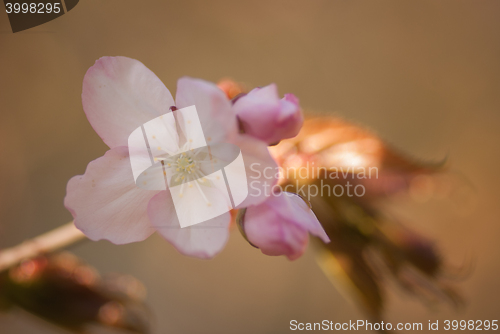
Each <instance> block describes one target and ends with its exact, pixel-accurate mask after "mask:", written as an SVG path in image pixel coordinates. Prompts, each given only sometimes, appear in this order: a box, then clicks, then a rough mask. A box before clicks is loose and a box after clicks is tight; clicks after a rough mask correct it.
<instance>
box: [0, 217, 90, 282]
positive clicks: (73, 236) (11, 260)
mask: <svg viewBox="0 0 500 334" xmlns="http://www.w3.org/2000/svg"><path fill="white" fill-rule="evenodd" d="M83 238H85V235H84V234H83V233H82V232H80V230H78V229H77V228H76V227H75V224H73V222H70V223H67V224H64V225H63V226H60V227H58V228H56V229H54V230H52V231H49V232H47V233H44V234H42V235H39V236H37V237H35V238H33V239H30V240H26V241H24V242H23V243H21V244H19V245H17V246H14V247H11V248H7V249H3V250H0V272H1V271H4V270H5V269H8V268H10V267H12V266H14V265H16V264H18V263H20V262H21V261H23V260H25V259H29V258H32V257H35V256H37V255H39V254H43V253H50V252H53V251H56V250H58V249H61V248H64V247H66V246H69V245H71V244H73V243H75V242H77V241H79V240H82V239H83Z"/></svg>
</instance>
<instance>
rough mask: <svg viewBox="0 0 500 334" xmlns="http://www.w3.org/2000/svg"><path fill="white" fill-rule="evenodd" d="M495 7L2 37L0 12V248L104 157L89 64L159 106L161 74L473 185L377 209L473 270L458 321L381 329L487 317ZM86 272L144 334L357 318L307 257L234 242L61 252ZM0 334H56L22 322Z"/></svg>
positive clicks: (368, 6)
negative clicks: (117, 285) (312, 123)
mask: <svg viewBox="0 0 500 334" xmlns="http://www.w3.org/2000/svg"><path fill="white" fill-rule="evenodd" d="M499 18H500V2H498V1H496V0H491V1H486V0H476V1H456V0H450V1H435V0H429V1H413V2H410V1H397V0H394V1H376V2H375V1H356V2H351V1H330V0H313V1H304V0H302V1H297V0H293V1H292V0H287V1H240V2H236V1H185V0H183V1H181V0H179V1H137V0H135V1H128V0H85V1H80V3H79V4H78V6H77V7H75V8H74V9H73V10H72V11H71V12H69V13H68V14H66V15H64V16H62V17H60V18H58V19H56V20H54V21H51V22H49V23H46V24H44V25H41V26H38V27H35V28H32V29H30V30H27V31H24V32H19V33H16V34H13V33H12V32H11V29H10V26H9V22H8V19H7V15H6V14H3V13H0V45H1V46H0V101H1V105H0V157H1V162H0V248H4V247H9V246H13V245H15V244H17V243H19V242H21V241H23V240H25V239H27V238H31V237H34V236H36V235H38V234H40V233H42V232H45V231H48V230H50V229H53V228H55V227H57V226H60V225H62V224H63V223H66V222H68V221H70V220H71V215H70V213H69V212H68V211H66V209H65V208H64V206H63V198H64V195H65V191H66V189H65V188H66V182H67V181H68V180H69V178H70V177H72V176H73V175H76V174H83V173H84V171H85V168H86V166H87V164H88V162H90V161H91V160H93V159H96V158H98V157H100V156H101V155H103V153H104V152H105V151H106V149H107V146H106V145H105V144H104V143H103V142H102V141H101V140H100V138H99V137H98V136H97V134H96V133H95V132H94V131H93V129H92V128H91V126H90V124H89V123H88V121H87V119H86V117H85V115H84V113H83V109H82V106H81V98H80V95H81V86H82V79H83V76H84V74H85V72H86V70H87V69H88V68H89V67H90V66H92V65H93V64H94V61H95V60H96V59H98V58H99V57H102V56H115V55H122V56H128V57H131V58H136V59H138V60H140V61H142V62H143V63H144V64H145V65H146V66H147V67H149V68H150V69H151V70H152V71H153V72H155V73H156V74H157V75H158V77H159V78H160V79H161V80H162V81H163V82H164V83H165V85H166V86H167V87H169V88H170V90H171V91H172V92H173V93H174V92H175V86H176V81H177V79H178V78H179V77H181V76H184V75H188V76H193V77H199V78H203V79H206V80H210V81H218V80H220V79H221V78H227V77H230V78H233V79H235V80H237V81H242V82H245V83H246V84H247V85H248V86H249V87H253V86H261V85H267V84H269V83H272V82H275V83H277V84H278V87H279V89H280V93H287V92H292V93H294V94H296V95H297V96H298V97H299V98H300V100H301V104H302V106H303V107H304V108H305V109H306V110H307V111H308V112H310V113H312V114H334V115H337V116H341V117H343V118H345V119H347V120H350V121H354V122H356V123H358V124H363V125H365V126H367V127H368V128H370V129H371V130H373V131H375V132H376V133H378V134H379V135H380V136H381V137H382V138H384V139H385V140H386V141H387V142H389V143H390V144H392V145H394V146H396V147H397V148H399V149H401V150H403V151H405V152H407V153H410V154H411V155H413V156H414V157H418V158H421V159H424V160H431V161H432V160H441V159H443V158H444V157H448V159H449V162H450V164H451V166H452V170H453V171H454V172H456V173H459V174H460V175H463V178H464V180H465V181H464V182H467V183H470V184H472V185H473V187H471V193H472V196H468V199H467V200H466V201H459V202H457V201H455V200H450V199H430V200H422V199H421V200H419V201H416V200H415V199H413V198H411V197H410V196H406V197H405V196H402V197H397V198H395V199H394V200H392V201H391V202H390V203H386V204H385V205H386V207H387V208H386V209H387V210H388V212H389V211H390V212H394V213H395V214H397V215H398V216H400V217H403V218H404V220H405V221H406V222H409V225H410V226H411V227H412V228H413V229H415V230H417V231H420V232H422V233H423V234H425V235H427V236H430V237H431V238H432V239H435V240H437V241H439V243H440V250H441V252H442V254H443V255H444V256H445V257H446V258H447V259H448V260H449V261H451V262H452V263H454V264H456V265H457V266H459V265H461V264H462V263H463V261H464V259H466V258H467V257H469V258H470V257H472V258H474V261H475V269H474V272H473V274H472V275H471V276H470V277H468V279H467V280H465V281H464V282H463V283H462V284H461V287H462V289H463V292H464V295H465V297H466V299H467V306H466V308H465V309H464V310H462V311H460V312H456V311H454V310H452V309H450V308H448V307H443V308H439V309H428V308H426V307H425V306H423V305H421V304H420V303H418V301H417V300H415V299H412V298H409V297H408V296H405V295H402V294H400V293H398V291H397V290H392V291H390V303H389V304H388V307H387V310H386V320H387V321H391V322H394V323H396V322H422V323H424V324H427V322H428V320H432V321H435V320H438V319H439V320H444V319H458V320H460V319H465V320H469V319H472V320H477V319H480V320H481V319H482V320H486V319H489V320H493V319H497V318H498V310H499V308H500V301H499V300H500V293H499V292H498V291H499V290H498V282H499V278H500V243H499V242H498V238H499V237H500V224H499V221H500V205H499V204H498V203H499V200H500V189H499V188H498V186H499V185H500V173H499V172H498V170H499V167H500V157H499V151H498V145H499V144H500V131H499V128H500V19H499ZM71 250H72V251H73V252H74V253H75V254H77V255H78V256H81V257H82V258H84V259H85V260H86V261H88V262H89V263H90V264H92V265H94V266H96V267H97V268H98V269H99V270H100V271H101V272H103V273H107V272H121V273H127V274H132V275H134V276H135V277H137V278H139V279H140V280H141V281H142V282H143V283H144V284H145V285H146V287H147V289H148V297H147V303H148V305H149V307H150V308H151V309H152V311H153V313H154V314H155V319H154V325H153V327H154V330H153V332H154V333H190V334H191V333H287V332H290V329H289V322H290V320H292V319H295V320H297V321H299V322H320V321H322V320H323V319H329V320H333V321H335V322H345V321H349V320H357V319H365V318H366V317H365V315H364V314H363V313H362V312H360V310H359V309H358V308H357V307H356V305H355V304H354V303H352V302H350V301H349V300H347V299H345V298H344V296H343V294H342V293H341V292H339V291H337V290H336V288H335V287H334V286H332V284H331V283H330V282H329V281H328V279H327V278H326V277H325V276H324V274H323V273H322V272H321V270H320V269H319V267H318V266H317V264H316V263H315V256H314V249H313V248H310V249H309V250H308V252H307V254H306V255H305V256H304V257H302V258H301V259H299V260H297V261H295V262H290V261H288V260H286V259H285V258H282V257H281V258H275V257H267V256H264V255H262V254H261V253H260V251H258V250H256V249H254V248H252V247H250V246H249V245H248V244H247V243H246V241H245V240H244V239H243V238H242V237H241V236H240V235H239V233H238V232H237V231H236V230H235V231H233V233H232V237H231V239H230V241H229V244H228V246H227V248H226V249H225V250H224V251H223V252H222V254H220V255H219V256H218V257H216V258H215V259H214V260H211V261H201V260H197V259H191V258H187V257H184V256H181V255H180V254H178V253H177V251H176V250H175V249H174V248H173V247H172V246H170V245H169V244H168V243H167V242H165V241H164V240H163V239H161V237H159V236H156V235H155V236H153V237H151V238H149V239H148V240H146V241H144V242H141V243H136V244H130V245H125V246H115V245H113V244H111V243H109V242H106V241H102V242H97V243H93V242H84V243H81V244H78V245H76V246H74V247H73V248H71ZM0 331H1V332H2V333H9V334H10V333H54V334H56V333H64V331H63V330H61V329H59V328H56V327H51V326H47V325H46V324H45V323H43V322H42V321H41V320H39V319H37V318H34V317H31V316H28V315H26V314H24V313H23V312H20V311H19V312H15V313H9V314H1V315H0Z"/></svg>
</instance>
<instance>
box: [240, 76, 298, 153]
mask: <svg viewBox="0 0 500 334" xmlns="http://www.w3.org/2000/svg"><path fill="white" fill-rule="evenodd" d="M233 109H234V112H235V113H236V114H237V115H238V118H239V120H240V122H241V124H242V127H243V130H244V131H245V133H247V134H250V135H252V136H254V137H256V138H259V139H261V140H263V141H265V142H266V143H268V144H276V143H278V142H279V141H280V140H282V139H287V138H292V137H294V136H296V135H297V134H298V133H299V131H300V128H301V126H302V123H303V121H304V117H303V115H302V110H301V108H300V106H299V99H298V98H297V97H296V96H295V95H293V94H285V97H284V98H283V99H281V100H280V98H279V97H278V88H277V87H276V85H275V84H271V85H269V86H266V87H263V88H255V89H253V90H252V91H250V92H249V93H248V94H247V95H245V96H242V97H240V98H238V99H237V100H236V102H235V103H234V106H233Z"/></svg>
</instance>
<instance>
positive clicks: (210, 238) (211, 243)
mask: <svg viewBox="0 0 500 334" xmlns="http://www.w3.org/2000/svg"><path fill="white" fill-rule="evenodd" d="M148 213H149V219H150V220H151V223H152V224H153V226H155V228H156V229H157V231H158V233H160V234H161V235H162V236H163V237H164V238H165V239H167V240H168V241H169V242H170V243H172V245H174V247H175V248H176V249H177V250H178V251H179V252H180V253H182V254H184V255H189V256H193V257H197V258H200V259H209V258H212V257H214V256H215V255H216V254H218V253H219V252H220V251H221V250H222V249H223V248H224V246H225V245H226V243H227V240H228V238H229V223H230V221H231V216H230V214H229V213H224V214H222V215H220V216H218V217H215V218H213V219H210V220H208V221H206V222H203V223H200V224H197V225H193V226H189V227H184V228H181V227H180V225H179V221H178V219H177V215H176V213H175V209H174V204H173V201H172V198H171V196H170V192H169V191H161V192H160V193H158V194H157V195H156V196H154V197H153V199H151V201H150V202H149V206H148Z"/></svg>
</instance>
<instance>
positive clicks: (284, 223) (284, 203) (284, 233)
mask: <svg viewBox="0 0 500 334" xmlns="http://www.w3.org/2000/svg"><path fill="white" fill-rule="evenodd" d="M244 230H245V234H246V236H247V238H248V240H249V241H250V242H251V243H252V244H253V245H255V246H256V247H258V248H260V250H261V251H262V253H264V254H266V255H285V256H287V257H288V259H290V260H295V259H297V258H299V257H300V256H301V255H302V254H303V253H304V251H305V250H306V247H307V244H308V240H309V233H311V234H313V235H315V236H317V237H320V238H321V239H322V240H323V241H324V242H325V243H328V242H330V239H329V238H328V236H327V235H326V232H325V231H324V229H323V227H322V226H321V224H320V222H319V221H318V219H317V218H316V216H315V215H314V213H313V212H312V210H311V209H310V208H309V206H308V205H307V204H306V202H304V200H303V199H302V198H300V197H299V196H297V195H295V194H292V193H287V192H282V193H279V194H274V195H272V196H270V197H269V198H268V199H267V200H266V201H265V202H263V203H262V204H259V205H256V206H249V207H248V208H247V209H246V213H245V218H244Z"/></svg>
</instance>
